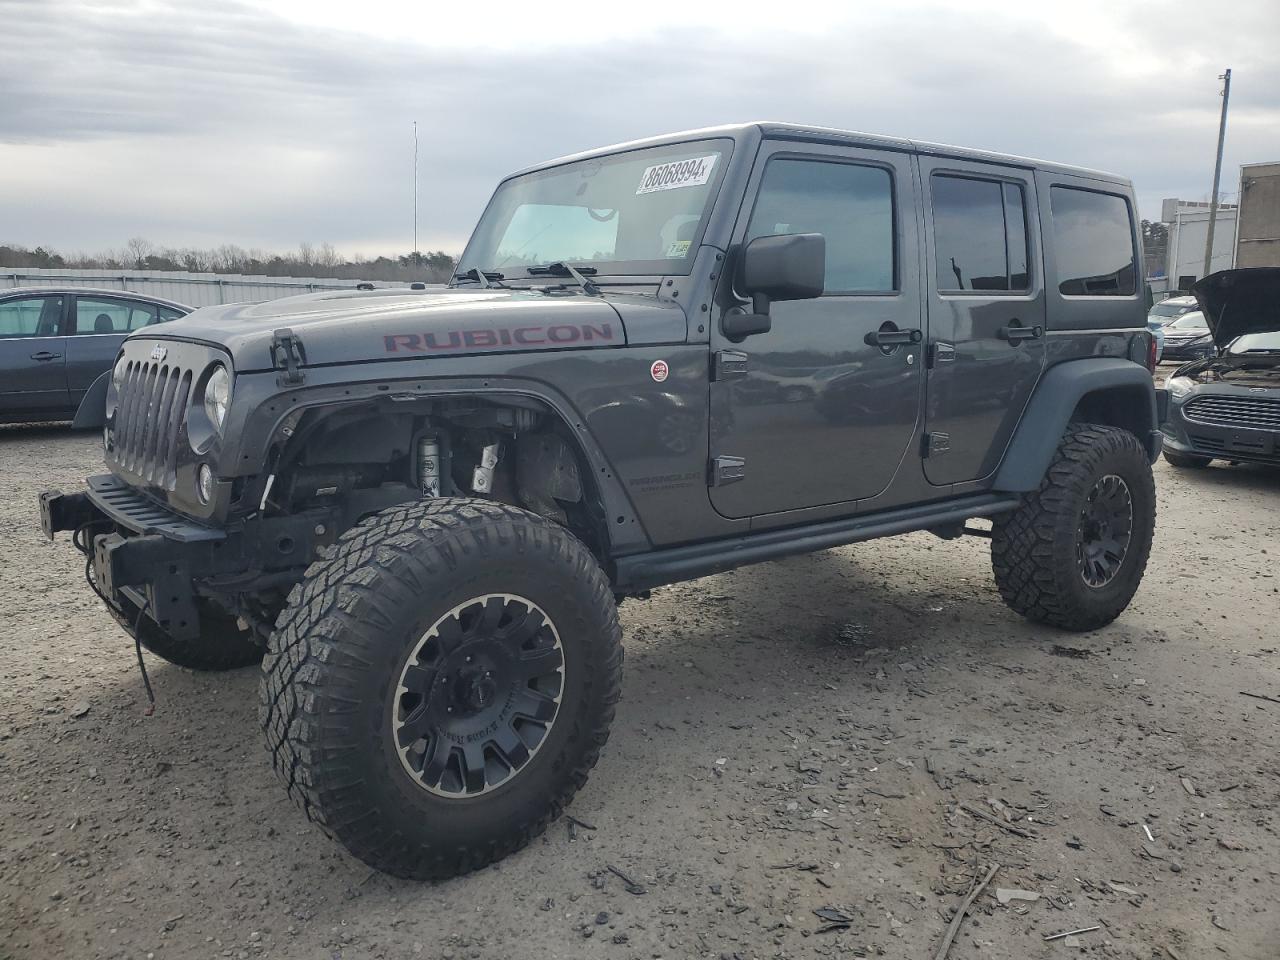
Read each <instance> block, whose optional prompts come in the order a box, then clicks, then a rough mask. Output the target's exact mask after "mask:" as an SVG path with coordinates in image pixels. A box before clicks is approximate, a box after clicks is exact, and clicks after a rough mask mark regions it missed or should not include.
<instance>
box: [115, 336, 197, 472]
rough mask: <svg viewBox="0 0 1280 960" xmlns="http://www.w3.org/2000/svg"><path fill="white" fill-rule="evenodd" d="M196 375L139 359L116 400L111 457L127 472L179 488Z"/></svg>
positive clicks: (129, 369)
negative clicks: (181, 445) (181, 443)
mask: <svg viewBox="0 0 1280 960" xmlns="http://www.w3.org/2000/svg"><path fill="white" fill-rule="evenodd" d="M191 373H192V371H190V370H184V369H182V368H181V367H179V366H170V365H169V364H167V363H156V362H152V361H145V360H134V361H131V362H130V363H129V365H128V366H127V367H126V368H125V372H124V380H123V381H121V384H120V392H119V396H118V397H117V403H116V417H115V431H114V434H113V441H114V446H113V447H112V449H111V456H112V457H113V458H114V459H115V462H116V463H118V464H119V465H120V467H121V468H122V469H123V470H126V471H128V472H129V473H132V474H134V475H135V476H138V477H141V478H142V479H143V480H145V481H146V482H147V483H153V484H156V485H157V486H161V487H163V488H164V489H166V490H172V489H173V488H174V486H175V485H176V484H177V461H178V433H179V431H180V430H181V429H182V423H183V420H184V419H185V417H186V415H187V399H188V398H189V397H190V395H191Z"/></svg>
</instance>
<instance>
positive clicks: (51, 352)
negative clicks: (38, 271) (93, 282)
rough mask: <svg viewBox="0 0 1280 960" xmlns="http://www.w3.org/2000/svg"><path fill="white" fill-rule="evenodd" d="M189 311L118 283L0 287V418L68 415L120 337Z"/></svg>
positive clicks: (101, 371)
mask: <svg viewBox="0 0 1280 960" xmlns="http://www.w3.org/2000/svg"><path fill="white" fill-rule="evenodd" d="M190 312H191V307H187V306H184V305H182V304H180V303H174V302H172V301H170V300H161V299H159V298H157V297H148V296H145V295H143V294H140V293H129V292H127V291H123V290H96V289H93V288H89V287H26V288H15V289H10V290H0V423H30V422H33V421H38V420H70V419H71V418H72V416H74V415H75V412H76V408H77V407H78V406H79V405H80V401H81V399H82V398H83V397H84V395H85V393H86V391H88V389H89V387H90V385H91V384H92V383H93V381H95V380H96V379H98V377H99V376H100V375H102V374H104V373H106V372H107V371H108V370H110V369H111V365H112V363H114V362H115V358H116V353H117V352H118V351H119V349H120V344H121V343H122V342H123V341H124V338H125V337H127V336H128V335H129V334H130V333H131V332H133V331H134V330H137V329H139V328H141V327H146V326H150V325H151V324H153V323H164V322H165V321H166V320H173V319H174V318H176V317H182V316H186V315H187V314H188V313H190Z"/></svg>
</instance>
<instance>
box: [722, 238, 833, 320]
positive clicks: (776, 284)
mask: <svg viewBox="0 0 1280 960" xmlns="http://www.w3.org/2000/svg"><path fill="white" fill-rule="evenodd" d="M826 275H827V240H826V237H824V236H823V235H822V234H820V233H789V234H782V235H779V236H771V237H756V239H754V240H752V241H751V242H750V243H748V244H747V245H746V247H745V248H744V249H743V251H742V263H741V266H740V268H739V278H740V282H739V288H740V289H741V290H742V292H743V293H746V294H748V295H749V296H750V297H751V308H752V312H751V313H745V312H738V313H734V312H728V313H726V314H725V316H724V318H723V319H722V320H721V329H723V330H724V335H725V336H726V337H728V338H729V339H730V340H735V341H737V340H741V339H743V338H744V337H749V336H751V335H752V334H755V333H764V332H766V331H767V330H769V329H770V327H771V321H770V319H769V304H770V303H771V302H772V301H774V300H809V299H812V298H814V297H820V296H822V291H823V288H824V287H825V285H826Z"/></svg>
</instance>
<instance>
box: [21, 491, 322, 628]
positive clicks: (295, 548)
mask: <svg viewBox="0 0 1280 960" xmlns="http://www.w3.org/2000/svg"><path fill="white" fill-rule="evenodd" d="M327 521H328V517H327V515H326V516H323V517H321V516H312V515H310V514H298V515H295V516H291V517H280V518H275V519H271V520H257V521H254V522H252V523H241V524H238V525H237V526H235V527H232V528H229V529H217V528H213V527H207V526H204V525H202V524H199V523H196V522H195V521H193V520H190V519H188V518H186V517H183V516H180V515H179V514H176V513H173V512H172V511H170V510H168V509H167V508H165V507H162V506H160V505H158V504H157V503H155V501H153V500H150V499H148V498H147V497H146V496H144V495H143V494H141V493H139V492H138V491H137V490H135V489H134V488H133V487H130V486H129V485H128V484H126V483H124V481H122V480H120V479H118V478H117V477H115V476H112V475H110V474H108V475H104V476H97V477H90V478H89V480H88V489H87V490H86V491H85V492H83V493H70V494H67V493H62V492H61V491H60V490H47V491H45V492H44V493H42V494H40V525H41V527H42V528H43V530H44V533H45V536H47V537H48V538H49V539H50V540H52V539H53V538H54V534H56V533H58V532H60V531H64V530H70V531H81V530H83V531H85V533H86V536H85V537H83V538H80V537H77V538H76V539H77V545H78V546H81V548H82V549H85V550H86V552H87V553H88V556H89V561H90V565H91V568H92V571H93V578H94V582H95V583H96V584H97V587H98V590H99V592H100V593H101V595H102V596H103V598H104V599H105V600H106V601H107V603H108V604H109V606H110V607H111V611H112V613H113V614H114V615H115V616H116V617H117V619H121V620H122V622H125V621H126V620H128V621H129V622H128V623H127V625H128V626H130V627H132V626H133V622H132V619H133V618H136V617H137V616H139V615H140V614H143V613H145V615H146V616H149V617H151V618H152V619H153V620H155V621H156V623H157V624H159V625H160V627H161V628H162V629H163V630H164V631H165V632H166V633H168V634H170V635H171V636H172V637H174V638H175V639H193V638H195V637H197V636H198V635H199V632H200V618H199V612H198V610H197V607H196V599H197V597H199V596H202V595H203V596H213V597H216V596H225V595H228V594H234V593H237V592H241V591H245V590H249V589H261V588H263V587H264V586H268V585H274V584H276V583H285V582H290V581H291V580H294V579H296V578H297V577H298V576H300V575H301V572H302V571H303V570H304V569H305V568H306V565H307V564H308V563H309V562H310V561H311V560H312V559H313V558H314V557H315V555H316V550H317V547H318V546H319V544H320V543H321V542H328V541H330V540H331V539H332V534H331V532H330V527H329V525H328V522H327Z"/></svg>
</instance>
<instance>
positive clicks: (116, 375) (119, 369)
mask: <svg viewBox="0 0 1280 960" xmlns="http://www.w3.org/2000/svg"><path fill="white" fill-rule="evenodd" d="M128 367H129V364H128V362H127V361H126V360H125V358H124V357H121V358H120V359H119V360H117V361H116V365H115V366H114V367H112V368H111V382H112V383H113V384H114V385H115V388H116V389H117V390H119V389H120V384H122V383H124V372H125V370H127V369H128Z"/></svg>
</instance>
